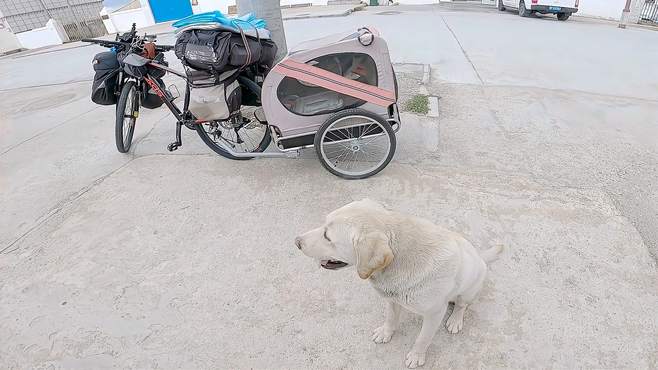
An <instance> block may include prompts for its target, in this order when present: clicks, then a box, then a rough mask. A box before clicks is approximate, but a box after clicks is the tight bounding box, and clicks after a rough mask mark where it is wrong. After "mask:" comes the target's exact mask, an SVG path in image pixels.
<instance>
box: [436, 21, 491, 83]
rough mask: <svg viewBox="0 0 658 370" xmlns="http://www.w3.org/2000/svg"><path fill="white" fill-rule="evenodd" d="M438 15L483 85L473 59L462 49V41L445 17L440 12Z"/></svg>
mask: <svg viewBox="0 0 658 370" xmlns="http://www.w3.org/2000/svg"><path fill="white" fill-rule="evenodd" d="M439 16H440V17H441V20H442V21H443V24H445V25H446V28H447V29H448V31H450V34H451V35H452V37H453V38H454V39H455V41H456V42H457V45H459V49H461V51H462V54H464V57H466V60H467V61H468V63H469V64H470V65H471V68H473V71H474V72H475V75H476V76H477V77H478V80H480V84H481V85H484V80H482V76H480V73H479V72H478V70H477V68H475V64H473V61H472V60H471V58H470V57H469V56H468V53H467V52H466V50H464V47H463V46H462V43H461V42H460V41H459V39H458V38H457V35H455V32H454V31H453V30H452V28H450V25H449V24H448V22H447V21H446V19H445V17H443V15H441V14H439Z"/></svg>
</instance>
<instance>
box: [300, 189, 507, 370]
mask: <svg viewBox="0 0 658 370" xmlns="http://www.w3.org/2000/svg"><path fill="white" fill-rule="evenodd" d="M295 244H296V246H297V248H299V249H300V250H301V251H302V252H303V253H304V254H305V255H306V256H308V257H312V258H314V259H316V260H317V261H318V262H319V263H320V265H321V266H322V267H324V268H325V269H328V270H338V269H342V268H345V267H348V266H356V271H357V273H358V274H359V277H360V278H361V279H366V280H368V281H369V282H370V284H371V285H372V286H373V287H374V288H375V290H376V291H377V292H378V293H379V295H381V296H382V297H383V298H384V299H385V300H386V319H385V320H384V324H383V325H382V326H380V327H378V328H376V329H375V330H374V331H373V335H372V340H373V341H374V342H375V343H387V342H389V341H390V340H391V337H392V336H393V333H394V332H395V330H396V329H397V327H398V322H399V317H400V309H401V308H402V307H404V308H405V309H407V310H409V311H411V312H413V313H416V314H418V315H421V316H422V317H423V326H422V328H421V329H420V333H419V334H418V337H417V338H416V342H415V343H414V345H413V347H412V349H411V351H410V352H409V353H408V354H407V356H406V361H405V363H406V365H407V367H409V368H411V369H413V368H416V367H418V366H422V365H423V364H425V354H426V352H427V348H428V347H429V345H430V343H431V342H432V339H433V338H434V335H435V334H436V332H437V330H438V329H439V327H440V326H441V322H442V321H443V317H444V315H445V313H446V310H447V308H448V303H449V302H454V304H455V306H454V310H453V311H452V313H451V315H450V317H449V318H448V320H447V322H446V328H447V329H448V331H449V332H450V333H453V334H455V333H458V332H459V331H460V330H461V329H462V326H463V321H464V312H465V311H466V307H468V305H469V304H470V303H471V302H472V301H473V299H474V298H475V297H476V295H477V293H478V292H479V291H480V288H482V284H483V282H484V279H485V277H486V274H487V265H486V263H487V262H491V261H493V260H495V259H496V258H497V257H498V255H499V254H500V253H501V252H502V250H503V248H502V246H496V247H493V248H490V249H488V250H485V251H483V252H482V253H478V251H477V250H476V249H475V248H474V247H473V245H472V244H471V243H469V242H468V241H467V240H466V239H464V237H462V236H461V235H459V234H457V233H455V232H452V231H449V230H447V229H445V228H442V227H440V226H437V225H435V224H433V223H431V222H429V221H427V220H424V219H421V218H418V217H413V216H409V215H405V214H402V213H398V212H392V211H389V210H387V209H386V208H384V207H383V206H382V205H380V204H379V203H377V202H374V201H372V200H369V199H364V200H362V201H358V202H353V203H350V204H348V205H346V206H344V207H342V208H339V209H337V210H335V211H333V212H331V213H330V214H329V215H328V216H327V218H326V221H325V223H324V225H322V226H321V227H318V228H317V229H313V230H311V231H309V232H307V233H305V234H303V235H300V236H299V237H297V238H296V239H295Z"/></svg>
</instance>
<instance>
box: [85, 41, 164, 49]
mask: <svg viewBox="0 0 658 370" xmlns="http://www.w3.org/2000/svg"><path fill="white" fill-rule="evenodd" d="M80 41H82V42H91V43H93V44H98V45H100V46H103V47H106V48H111V47H114V46H123V47H130V46H131V45H132V44H131V43H129V42H123V41H110V40H101V39H82V40H80ZM155 50H157V51H161V52H167V51H171V50H174V45H155Z"/></svg>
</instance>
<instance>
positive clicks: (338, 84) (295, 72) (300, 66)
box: [272, 59, 396, 107]
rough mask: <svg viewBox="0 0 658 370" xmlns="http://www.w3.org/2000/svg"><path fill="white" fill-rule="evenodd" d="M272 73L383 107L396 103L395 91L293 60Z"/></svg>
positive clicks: (277, 67)
mask: <svg viewBox="0 0 658 370" xmlns="http://www.w3.org/2000/svg"><path fill="white" fill-rule="evenodd" d="M272 71H274V72H277V73H279V74H282V75H284V76H288V77H291V78H295V79H298V80H301V81H304V82H306V83H310V84H313V85H317V86H321V87H324V88H325V89H328V90H332V91H336V92H339V93H341V94H345V95H349V96H352V97H355V98H357V99H361V100H365V101H367V102H369V103H373V104H377V105H379V106H382V107H388V106H389V105H391V104H393V103H395V102H396V99H395V92H394V91H390V90H384V89H381V88H379V87H377V86H371V85H368V84H364V83H363V82H359V81H354V80H350V79H349V78H345V77H343V76H340V75H337V74H335V73H332V72H329V71H325V70H324V69H322V68H318V67H314V66H312V65H308V64H305V63H300V62H297V61H295V60H292V59H286V60H284V61H282V62H281V63H279V64H277V65H276V66H275V67H274V68H273V69H272Z"/></svg>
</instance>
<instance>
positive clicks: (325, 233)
mask: <svg viewBox="0 0 658 370" xmlns="http://www.w3.org/2000/svg"><path fill="white" fill-rule="evenodd" d="M324 238H325V239H327V241H328V242H331V239H329V237H328V236H327V229H324Z"/></svg>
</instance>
